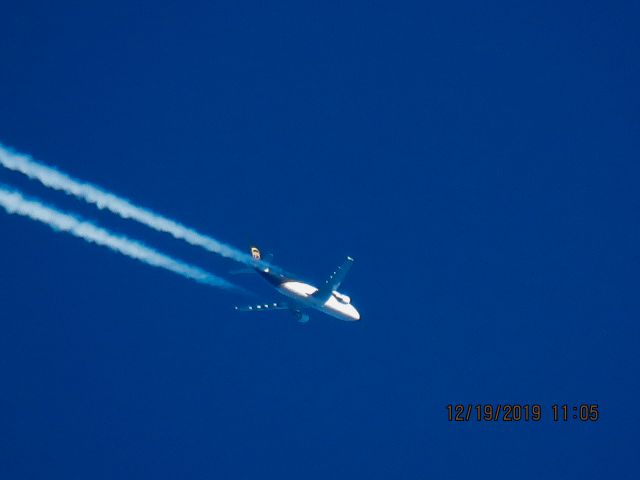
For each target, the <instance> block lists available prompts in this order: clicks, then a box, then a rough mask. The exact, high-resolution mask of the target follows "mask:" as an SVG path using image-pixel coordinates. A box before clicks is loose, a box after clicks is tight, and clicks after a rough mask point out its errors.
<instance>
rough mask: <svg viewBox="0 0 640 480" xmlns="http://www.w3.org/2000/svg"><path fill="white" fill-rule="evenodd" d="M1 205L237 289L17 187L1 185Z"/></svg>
mask: <svg viewBox="0 0 640 480" xmlns="http://www.w3.org/2000/svg"><path fill="white" fill-rule="evenodd" d="M0 206H2V207H4V209H5V210H6V211H7V212H8V213H10V214H18V215H22V216H24V217H28V218H30V219H32V220H37V221H39V222H42V223H45V224H47V225H49V226H50V227H51V228H53V229H54V230H58V231H63V232H67V233H70V234H71V235H74V236H76V237H79V238H82V239H84V240H86V241H87V242H90V243H95V244H97V245H102V246H104V247H107V248H110V249H111V250H114V251H116V252H119V253H122V254H123V255H126V256H128V257H131V258H135V259H136V260H140V261H141V262H143V263H146V264H147V265H152V266H154V267H159V268H164V269H165V270H169V271H171V272H174V273H177V274H178V275H182V276H183V277H185V278H188V279H191V280H195V281H196V282H199V283H203V284H205V285H210V286H212V287H221V288H227V289H238V287H236V286H235V285H233V284H232V283H229V282H227V281H226V280H224V279H223V278H220V277H217V276H215V275H213V274H211V273H208V272H206V271H204V270H202V269H200V268H198V267H194V266H192V265H188V264H186V263H183V262H181V261H179V260H175V259H173V258H171V257H169V256H167V255H164V254H162V253H160V252H158V251H156V250H154V249H152V248H150V247H148V246H146V245H144V244H143V243H140V242H138V241H135V240H131V239H129V238H127V237H124V236H121V235H116V234H113V233H111V232H109V231H108V230H105V229H104V228H101V227H98V226H97V225H94V224H93V223H91V222H87V221H85V220H81V219H79V218H77V217H75V216H73V215H70V214H68V213H64V212H61V211H60V210H57V209H55V208H54V207H51V206H47V205H44V204H42V203H40V202H38V201H37V200H33V199H28V198H26V197H24V196H22V194H21V193H20V192H18V191H16V190H8V189H6V188H4V187H2V186H0Z"/></svg>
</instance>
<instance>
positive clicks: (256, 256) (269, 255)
mask: <svg viewBox="0 0 640 480" xmlns="http://www.w3.org/2000/svg"><path fill="white" fill-rule="evenodd" d="M251 256H252V257H253V259H254V260H257V261H262V262H264V263H271V261H272V260H273V253H267V254H266V255H264V256H262V253H261V252H260V249H259V248H258V247H256V246H252V247H251Z"/></svg>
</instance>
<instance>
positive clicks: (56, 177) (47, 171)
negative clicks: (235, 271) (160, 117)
mask: <svg viewBox="0 0 640 480" xmlns="http://www.w3.org/2000/svg"><path fill="white" fill-rule="evenodd" d="M0 164H2V165H3V166H4V167H5V168H8V169H9V170H13V171H16V172H20V173H22V174H24V175H26V176H27V177H29V178H31V179H34V180H38V181H39V182H40V183H42V184H43V185H45V186H47V187H49V188H53V189H55V190H60V191H62V192H65V193H67V194H69V195H73V196H74V197H76V198H79V199H82V200H84V201H86V202H88V203H91V204H94V205H96V206H97V207H98V208H100V209H107V210H109V211H111V212H113V213H115V214H116V215H119V216H121V217H122V218H130V219H133V220H136V221H137V222H140V223H142V224H144V225H147V226H148V227H151V228H153V229H154V230H157V231H160V232H166V233H169V234H171V235H173V236H174V237H175V238H179V239H182V240H185V241H186V242H188V243H190V244H191V245H196V246H199V247H202V248H204V249H206V250H208V251H210V252H213V253H217V254H218V255H221V256H223V257H226V258H229V259H232V260H235V261H237V262H240V263H244V264H245V265H250V266H253V265H255V264H256V261H255V260H254V259H253V258H252V257H251V255H249V254H247V253H244V252H242V251H240V250H238V249H237V248H234V247H232V246H230V245H227V244H225V243H222V242H219V241H218V240H215V239H214V238H211V237H209V236H207V235H203V234H201V233H199V232H197V231H196V230H193V229H191V228H188V227H186V226H184V225H182V224H180V223H178V222H175V221H173V220H170V219H168V218H166V217H163V216H162V215H159V214H157V213H155V212H153V211H151V210H148V209H146V208H141V207H137V206H135V205H133V204H132V203H131V202H130V201H128V200H126V199H124V198H121V197H119V196H117V195H114V194H113V193H110V192H108V191H106V190H103V189H101V188H99V187H97V186H95V185H92V184H90V183H87V182H82V181H79V180H76V179H74V178H72V177H70V176H69V175H67V174H65V173H62V172H60V171H58V170H56V169H55V168H52V167H49V166H47V165H44V164H42V163H39V162H36V161H35V160H33V159H32V158H31V157H29V156H27V155H22V154H18V153H15V152H13V151H11V150H10V149H8V148H6V147H4V146H3V145H2V144H0ZM261 264H262V265H263V266H268V267H271V268H272V269H277V270H280V271H282V270H281V269H278V268H277V267H275V266H274V265H270V264H268V263H267V262H261Z"/></svg>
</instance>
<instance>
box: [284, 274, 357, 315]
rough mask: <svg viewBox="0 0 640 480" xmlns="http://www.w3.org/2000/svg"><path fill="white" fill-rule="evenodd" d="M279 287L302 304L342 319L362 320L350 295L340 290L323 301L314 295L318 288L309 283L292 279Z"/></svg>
mask: <svg viewBox="0 0 640 480" xmlns="http://www.w3.org/2000/svg"><path fill="white" fill-rule="evenodd" d="M277 288H278V291H279V292H280V293H282V294H283V295H286V296H287V297H290V298H293V299H294V300H296V302H297V303H299V304H301V305H302V306H305V307H309V308H315V309H316V310H320V311H321V312H324V313H326V314H327V315H331V316H332V317H335V318H339V319H340V320H346V321H351V322H353V321H356V320H360V313H358V310H356V309H355V307H354V306H353V305H351V303H350V301H351V300H350V299H349V297H347V296H346V295H343V294H341V293H339V292H332V294H331V296H330V297H329V300H326V301H324V302H323V301H322V299H318V298H316V297H314V296H313V294H314V293H316V292H317V291H318V289H317V288H316V287H314V286H313V285H309V284H308V283H303V282H298V281H295V280H290V281H286V282H283V283H281V284H280V285H279V286H278V287H277Z"/></svg>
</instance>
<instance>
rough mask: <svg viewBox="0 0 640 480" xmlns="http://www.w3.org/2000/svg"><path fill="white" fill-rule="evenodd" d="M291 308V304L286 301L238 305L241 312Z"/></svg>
mask: <svg viewBox="0 0 640 480" xmlns="http://www.w3.org/2000/svg"><path fill="white" fill-rule="evenodd" d="M289 308H290V307H289V305H288V304H286V303H284V302H273V303H261V304H258V305H246V306H241V307H236V310H237V311H239V312H267V311H269V310H289Z"/></svg>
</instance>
